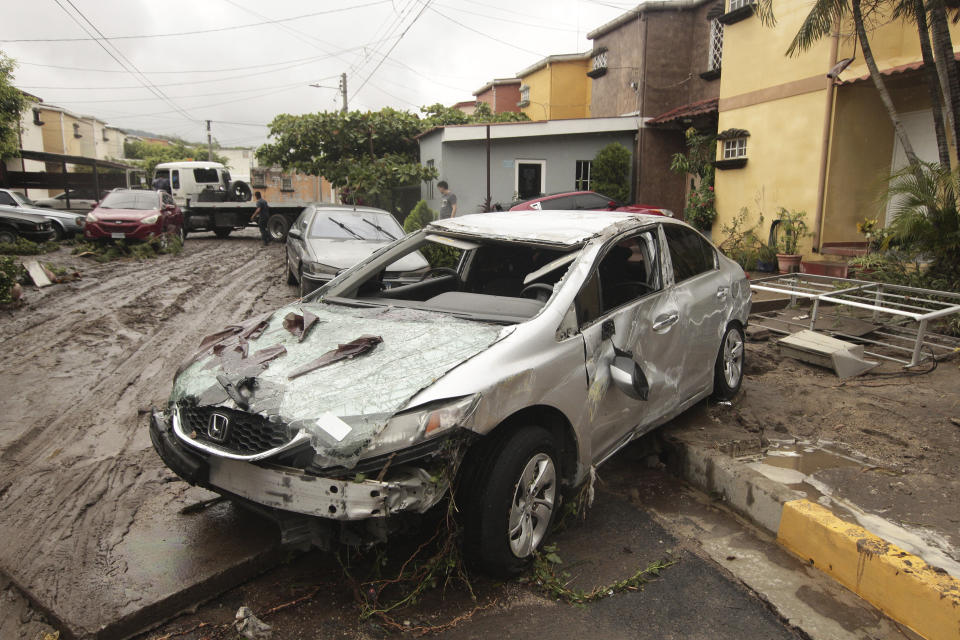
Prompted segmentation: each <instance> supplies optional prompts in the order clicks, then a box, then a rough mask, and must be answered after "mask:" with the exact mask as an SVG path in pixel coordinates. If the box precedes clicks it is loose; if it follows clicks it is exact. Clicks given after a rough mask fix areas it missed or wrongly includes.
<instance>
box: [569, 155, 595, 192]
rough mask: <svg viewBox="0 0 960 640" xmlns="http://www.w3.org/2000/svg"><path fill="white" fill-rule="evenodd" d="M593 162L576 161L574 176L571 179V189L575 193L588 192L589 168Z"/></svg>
mask: <svg viewBox="0 0 960 640" xmlns="http://www.w3.org/2000/svg"><path fill="white" fill-rule="evenodd" d="M592 166H593V160H577V167H576V175H575V176H574V179H573V188H574V189H575V190H576V191H590V168H591V167H592Z"/></svg>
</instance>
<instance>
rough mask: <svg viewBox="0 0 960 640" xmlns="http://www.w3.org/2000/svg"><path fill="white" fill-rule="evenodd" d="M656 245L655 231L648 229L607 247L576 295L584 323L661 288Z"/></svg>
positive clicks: (577, 305) (579, 314) (578, 309)
mask: <svg viewBox="0 0 960 640" xmlns="http://www.w3.org/2000/svg"><path fill="white" fill-rule="evenodd" d="M657 246H658V244H657V241H656V235H655V232H654V231H646V232H644V233H641V234H638V235H634V236H630V237H629V238H624V239H622V240H619V241H618V242H616V243H615V244H614V245H613V246H611V247H609V248H608V249H607V250H606V253H605V254H604V256H603V258H602V259H601V260H600V264H599V265H598V266H597V268H596V270H595V271H594V272H593V275H592V276H591V277H590V278H589V279H588V280H587V282H586V284H584V286H583V288H582V289H581V290H580V293H578V294H577V300H576V307H577V319H578V321H579V322H580V324H581V325H583V324H587V323H590V322H593V321H594V320H596V319H597V318H599V317H600V316H602V315H604V314H606V313H608V312H609V311H612V310H613V309H616V308H618V307H621V306H623V305H626V304H628V303H630V302H633V301H634V300H637V299H639V298H642V297H644V296H646V295H648V294H650V293H654V292H656V291H659V290H660V289H661V288H662V286H661V279H660V262H659V257H658V252H657Z"/></svg>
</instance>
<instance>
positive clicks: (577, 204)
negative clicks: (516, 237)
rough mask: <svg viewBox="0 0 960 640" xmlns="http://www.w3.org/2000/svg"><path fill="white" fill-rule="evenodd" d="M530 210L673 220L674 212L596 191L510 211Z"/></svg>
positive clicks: (561, 196)
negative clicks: (612, 213)
mask: <svg viewBox="0 0 960 640" xmlns="http://www.w3.org/2000/svg"><path fill="white" fill-rule="evenodd" d="M528 209H537V210H539V211H546V210H554V209H560V210H566V211H580V210H584V211H631V212H633V213H649V214H653V215H661V216H667V217H670V218H672V217H673V212H672V211H670V210H669V209H664V208H662V207H654V206H651V205H647V204H623V203H622V202H617V201H616V200H614V199H613V198H610V197H608V196H605V195H603V194H602V193H597V192H596V191H566V192H564V193H553V194H550V195H547V196H540V197H539V198H531V199H529V200H521V201H520V202H515V203H513V205H512V206H511V207H510V209H509V211H525V210H528Z"/></svg>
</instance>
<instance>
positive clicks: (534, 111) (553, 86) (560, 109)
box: [517, 52, 591, 120]
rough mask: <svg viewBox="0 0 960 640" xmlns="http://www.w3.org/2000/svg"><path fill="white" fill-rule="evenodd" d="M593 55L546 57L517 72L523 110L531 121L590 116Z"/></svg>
mask: <svg viewBox="0 0 960 640" xmlns="http://www.w3.org/2000/svg"><path fill="white" fill-rule="evenodd" d="M588 71H590V52H587V53H574V54H569V55H558V56H547V57H546V58H544V59H543V60H540V61H539V62H537V63H536V64H534V65H531V66H529V67H527V68H526V69H524V70H523V71H520V72H519V73H517V77H518V78H520V81H521V85H520V102H519V103H518V106H519V107H520V110H521V111H522V112H523V113H525V114H527V117H528V118H530V119H531V120H565V119H569V118H589V117H590V86H591V80H590V78H589V77H587V72H588Z"/></svg>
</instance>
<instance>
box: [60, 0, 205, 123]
mask: <svg viewBox="0 0 960 640" xmlns="http://www.w3.org/2000/svg"><path fill="white" fill-rule="evenodd" d="M54 2H56V3H57V6H58V7H60V8H61V9H62V10H63V12H64V13H66V14H67V15H68V16H70V19H71V20H73V21H74V22H75V23H77V26H79V27H80V28H81V29H82V30H83V32H84V33H86V34H87V35H91V34H90V31H89V30H88V29H87V27H86V26H84V24H83V23H82V22H80V20H78V19H77V16H75V15H73V14H72V13H70V11H68V10H67V8H66V7H65V6H63V3H61V2H60V0H54ZM66 2H67V4H69V5H70V6H71V7H73V10H74V11H76V12H77V15H79V16H80V17H81V18H83V20H84V21H85V22H86V23H87V24H89V25H90V27H91V28H92V29H93V30H94V31H96V32H97V33H98V34H100V35H103V34H102V33H101V32H100V30H99V29H97V27H96V25H94V24H93V22H91V21H90V19H89V18H87V17H86V16H85V15H84V14H83V12H82V11H80V10H79V9H77V7H76V6H75V5H74V4H73V2H72V1H71V0H66ZM94 40H95V41H96V43H97V45H99V46H100V48H101V49H103V50H104V51H106V52H107V55H109V56H110V57H111V58H113V59H114V60H115V61H116V62H117V64H119V65H120V66H121V67H123V68H124V69H127V70H128V71H129V73H130V75H132V76H133V77H134V78H136V79H137V80H139V81H140V82H141V83H143V86H144V87H146V88H147V89H148V90H149V91H150V92H151V93H153V94H154V95H156V96H157V97H159V98H160V99H162V100H163V101H164V102H166V103H167V104H169V105H170V106H171V107H173V108H174V109H175V110H176V111H177V112H179V113H180V114H181V115H182V116H184V117H185V118H187V119H190V120H192V119H193V117H192V116H191V115H190V114H189V113H187V112H186V111H184V110H183V109H182V108H180V106H179V105H177V104H176V103H175V102H173V100H171V99H170V98H168V97H167V95H166V94H165V93H163V91H161V90H160V89H157V88H156V87H154V86H153V84H152V83H151V82H150V79H149V78H147V77H146V76H144V75H143V74H142V73H140V71H139V70H138V69H137V67H136V65H134V64H133V63H132V62H130V60H129V59H127V57H126V56H124V55H123V52H122V51H120V50H119V49H117V48H116V47H115V46H114V45H112V44H111V45H110V46H111V47H113V49H114V50H115V51H116V55H115V54H114V52H113V51H111V50H110V48H108V47H107V45H106V44H105V43H104V42H102V41H100V40H98V39H96V38H94ZM117 55H119V56H120V57H119V58H118V57H117ZM120 58H123V60H121V59H120ZM124 61H126V64H125V63H124Z"/></svg>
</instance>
